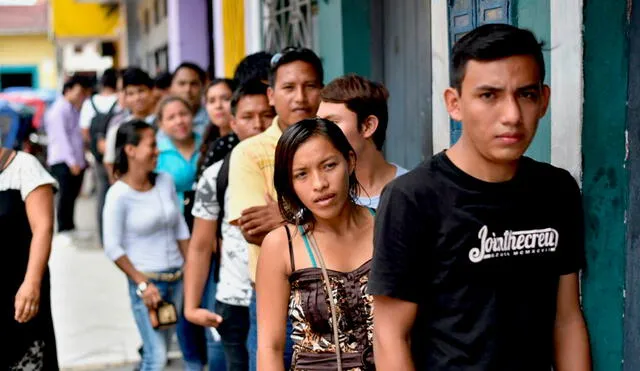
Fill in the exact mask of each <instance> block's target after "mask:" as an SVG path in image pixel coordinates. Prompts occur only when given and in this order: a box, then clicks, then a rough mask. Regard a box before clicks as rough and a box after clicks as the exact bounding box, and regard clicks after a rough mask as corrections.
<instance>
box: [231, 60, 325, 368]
mask: <svg viewBox="0 0 640 371" xmlns="http://www.w3.org/2000/svg"><path fill="white" fill-rule="evenodd" d="M323 75H324V72H323V69H322V62H321V61H320V58H318V56H317V55H316V54H315V53H314V52H313V51H311V50H309V49H305V48H286V49H284V50H283V51H282V52H280V53H278V54H276V55H274V56H273V58H272V59H271V68H270V73H269V85H270V86H269V89H268V90H267V95H268V97H269V104H271V105H272V106H274V107H275V110H276V114H277V115H278V116H276V118H275V119H274V120H273V123H272V125H271V126H270V127H269V128H268V129H267V130H266V131H265V132H264V133H262V134H259V135H256V136H255V137H252V138H249V139H247V140H245V141H243V142H241V143H240V144H238V145H237V146H236V148H234V150H233V152H232V154H231V160H230V161H231V162H230V164H229V168H230V170H229V186H228V189H229V205H228V213H229V219H230V220H231V221H232V223H234V224H237V225H239V226H240V228H241V230H242V234H243V236H244V237H245V239H246V240H247V241H248V242H249V273H250V276H251V280H252V281H255V274H256V263H257V261H258V255H259V253H260V248H259V246H260V244H262V240H263V239H264V237H265V236H266V235H267V233H269V232H270V231H271V230H273V229H275V228H277V227H278V226H280V225H281V224H282V216H280V212H279V210H278V207H277V204H276V203H275V201H274V200H275V199H276V198H277V197H276V192H275V189H274V187H273V169H274V162H275V150H276V144H277V143H278V139H280V136H281V135H282V132H283V131H284V130H286V129H287V128H288V127H289V126H291V125H293V124H295V123H297V122H298V121H300V120H303V119H306V118H311V117H315V115H316V112H317V110H318V106H319V105H320V90H321V89H322V81H323V78H324V76H323ZM249 310H250V317H251V329H250V332H249V339H248V342H247V346H248V350H249V370H251V371H255V370H256V365H257V363H256V351H257V321H256V301H255V291H254V295H253V299H252V303H251V306H250V308H249ZM289 334H290V329H289ZM289 334H287V346H286V348H285V369H288V368H289V364H290V362H291V354H292V349H291V343H290V337H289V336H288V335H289Z"/></svg>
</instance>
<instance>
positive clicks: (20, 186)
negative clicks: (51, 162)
mask: <svg viewBox="0 0 640 371" xmlns="http://www.w3.org/2000/svg"><path fill="white" fill-rule="evenodd" d="M45 184H51V185H52V186H53V187H54V188H58V183H57V182H56V180H55V179H54V178H53V177H52V176H51V174H49V173H48V172H47V170H46V169H45V168H44V166H42V164H40V162H39V161H38V159H37V158H35V157H33V156H32V155H30V154H28V153H25V152H20V151H18V152H17V153H16V155H15V157H14V158H13V160H11V162H10V163H9V165H7V167H6V168H5V169H4V171H2V172H1V173H0V191H6V190H10V189H14V190H19V191H20V195H21V196H22V200H23V201H24V200H26V199H27V196H28V195H29V193H31V192H32V191H33V190H34V189H36V188H38V187H40V186H41V185H45Z"/></svg>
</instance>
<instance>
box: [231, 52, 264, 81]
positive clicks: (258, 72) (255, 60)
mask: <svg viewBox="0 0 640 371" xmlns="http://www.w3.org/2000/svg"><path fill="white" fill-rule="evenodd" d="M271 58H273V55H271V53H268V52H265V51H260V52H257V53H253V54H249V55H247V56H246V57H244V58H243V59H242V60H241V61H240V63H238V65H237V66H236V70H235V72H234V73H233V79H234V80H236V81H237V82H238V84H240V85H242V84H245V83H247V82H248V81H250V80H256V79H257V80H261V81H267V82H268V81H269V68H270V66H271Z"/></svg>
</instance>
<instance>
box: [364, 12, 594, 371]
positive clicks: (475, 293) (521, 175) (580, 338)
mask: <svg viewBox="0 0 640 371" xmlns="http://www.w3.org/2000/svg"><path fill="white" fill-rule="evenodd" d="M544 74H545V70H544V60H543V57H542V52H541V45H540V44H539V43H538V42H537V41H536V39H535V36H534V35H533V34H532V33H531V32H529V31H525V30H521V29H518V28H515V27H513V26H509V25H498V24H493V25H486V26H482V27H479V28H477V29H476V30H474V31H472V32H470V33H469V34H467V35H466V36H464V37H463V38H462V39H460V41H458V42H457V43H456V45H455V46H454V48H453V55H452V78H451V83H452V84H451V88H449V89H447V90H446V92H445V94H444V97H445V101H446V104H447V108H448V111H449V113H450V115H451V117H452V118H453V119H454V120H457V121H460V122H462V127H463V131H462V136H461V138H460V140H459V141H458V142H457V143H456V144H455V145H454V146H452V147H451V149H449V150H447V151H446V152H442V153H439V154H437V155H435V156H433V157H432V158H431V159H430V160H428V161H426V162H425V163H423V164H422V165H420V166H419V167H418V168H417V169H415V170H414V171H411V172H410V173H409V174H407V175H405V176H403V177H400V178H398V179H397V180H396V181H394V182H392V183H391V184H390V185H389V186H388V187H387V189H386V190H385V191H384V193H383V195H382V200H381V204H380V208H379V211H378V217H377V220H376V230H375V242H374V243H375V253H374V258H373V266H372V271H371V276H370V282H369V292H370V293H371V294H373V295H374V302H375V315H374V331H375V335H374V338H375V347H374V354H375V360H376V366H377V369H378V370H383V371H386V370H403V371H404V370H412V369H417V370H429V371H439V370H447V371H457V370H460V371H471V370H473V371H476V370H478V371H480V370H482V371H503V370H505V371H506V370H508V371H512V370H517V371H528V370H531V371H534V370H535V371H538V370H539V371H543V370H544V371H549V370H550V369H551V367H554V369H555V370H557V371H568V370H575V371H578V370H579V371H588V370H590V369H591V366H590V355H589V342H588V335H587V330H586V326H585V322H584V318H583V316H582V311H581V309H580V302H579V294H578V286H579V283H578V282H579V280H578V273H579V271H580V269H581V268H583V266H584V252H583V223H582V220H583V215H582V206H581V204H582V202H581V196H580V190H579V188H578V186H577V184H576V182H575V180H574V179H573V178H572V177H571V175H570V174H569V173H568V172H566V171H565V170H562V169H558V168H555V167H553V166H551V165H548V164H544V163H539V162H536V161H534V160H532V159H529V158H526V157H523V154H524V152H525V151H526V149H527V147H528V146H529V144H530V143H531V140H532V139H533V136H534V134H535V131H536V127H537V125H538V120H539V119H540V118H541V117H542V116H544V114H545V112H546V109H547V105H548V102H549V95H550V90H549V87H548V86H546V85H544Z"/></svg>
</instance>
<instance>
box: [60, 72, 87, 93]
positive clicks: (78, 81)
mask: <svg viewBox="0 0 640 371" xmlns="http://www.w3.org/2000/svg"><path fill="white" fill-rule="evenodd" d="M76 85H80V86H82V87H83V88H85V89H91V88H92V87H93V84H92V83H91V79H89V78H88V77H86V76H82V75H73V76H71V77H69V79H68V80H67V81H66V82H65V83H64V85H63V86H62V94H64V93H66V92H67V90H69V89H72V88H73V87H74V86H76Z"/></svg>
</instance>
